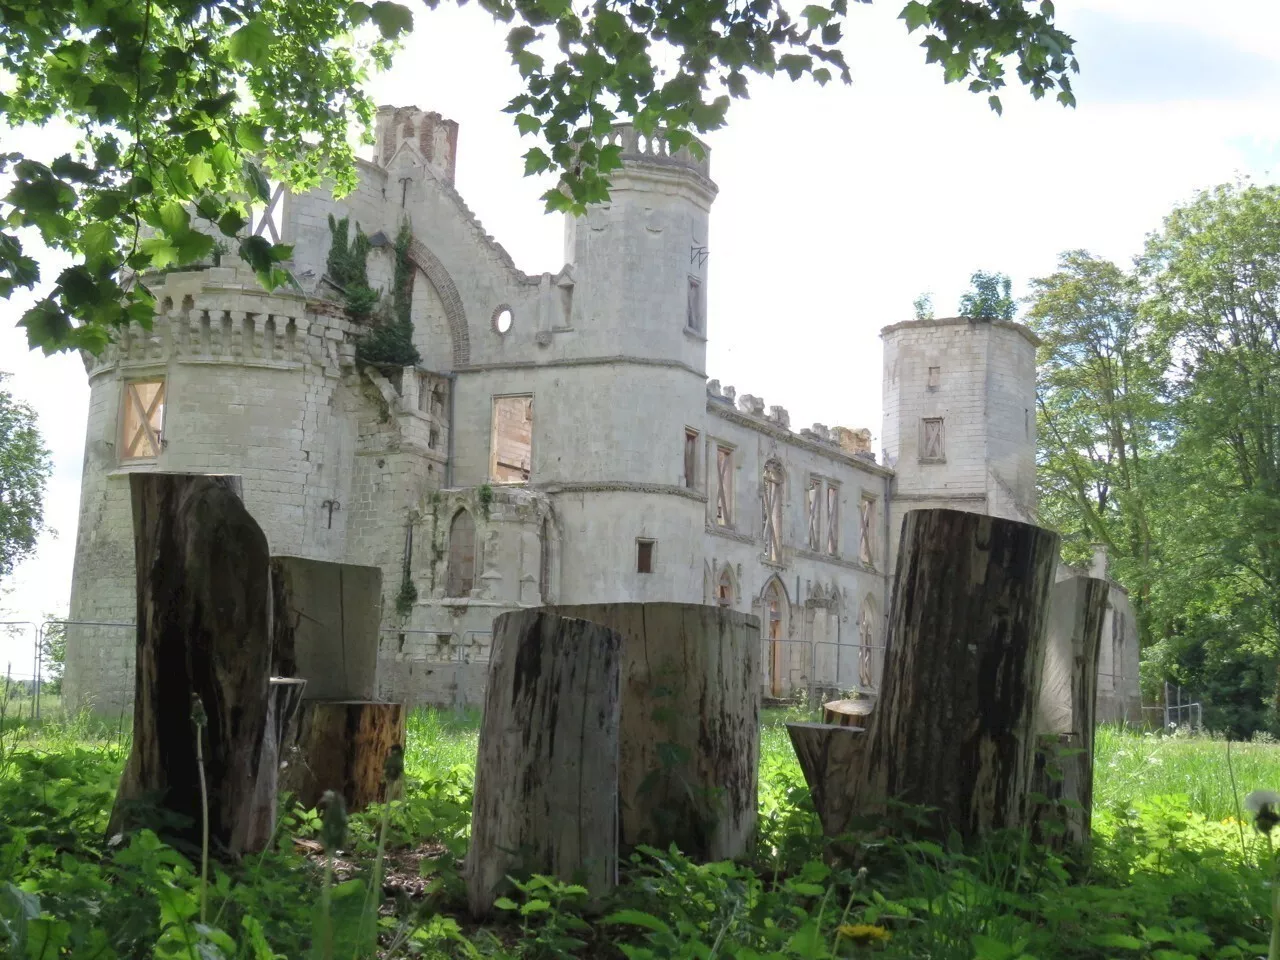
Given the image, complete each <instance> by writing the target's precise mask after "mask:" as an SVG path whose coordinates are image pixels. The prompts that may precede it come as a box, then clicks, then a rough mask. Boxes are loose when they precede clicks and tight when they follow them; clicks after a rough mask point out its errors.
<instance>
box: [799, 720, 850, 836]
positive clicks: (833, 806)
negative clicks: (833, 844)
mask: <svg viewBox="0 0 1280 960" xmlns="http://www.w3.org/2000/svg"><path fill="white" fill-rule="evenodd" d="M787 733H788V735H789V736H790V737H791V746H792V747H793V748H794V749H795V751H796V759H798V760H799V761H800V770H801V771H802V772H803V773H804V780H805V783H807V784H808V785H809V794H810V795H811V796H812V797H813V806H814V809H816V810H817V811H818V819H819V820H821V821H822V832H823V834H824V835H826V836H828V837H838V836H840V835H841V834H842V833H845V832H846V831H847V829H848V827H849V821H850V820H851V819H852V818H853V804H852V801H853V793H852V791H850V789H849V782H850V781H851V780H852V779H853V778H854V777H856V776H857V775H858V772H859V767H860V766H861V763H862V755H863V752H864V751H865V750H866V746H867V739H866V731H865V730H863V729H862V728H861V727H853V726H846V725H843V724H831V723H788V724H787Z"/></svg>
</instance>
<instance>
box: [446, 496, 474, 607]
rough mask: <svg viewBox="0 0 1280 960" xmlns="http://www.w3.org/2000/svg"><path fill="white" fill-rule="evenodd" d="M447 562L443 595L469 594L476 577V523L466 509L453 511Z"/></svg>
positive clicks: (462, 595) (465, 595) (460, 595)
mask: <svg viewBox="0 0 1280 960" xmlns="http://www.w3.org/2000/svg"><path fill="white" fill-rule="evenodd" d="M448 564H449V565H448V570H447V572H446V576H445V596H448V597H469V596H471V589H472V587H474V586H475V578H476V524H475V521H474V520H472V519H471V514H469V513H468V512H467V511H466V510H459V511H458V512H457V513H455V514H454V515H453V520H452V521H451V522H450V523H449V561H448Z"/></svg>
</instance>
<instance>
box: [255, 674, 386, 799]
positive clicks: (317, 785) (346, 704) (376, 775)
mask: <svg viewBox="0 0 1280 960" xmlns="http://www.w3.org/2000/svg"><path fill="white" fill-rule="evenodd" d="M404 742H405V709H404V704H402V703H374V702H371V701H368V700H306V699H304V700H303V701H302V702H301V704H300V705H299V706H298V711H297V718H296V720H295V722H294V723H293V725H292V728H291V729H290V730H289V732H288V733H287V734H286V736H285V745H284V747H282V749H281V751H280V752H281V757H282V759H283V760H284V763H285V767H284V769H283V770H282V771H281V777H280V789H282V790H286V791H288V792H290V793H293V794H294V795H295V796H296V797H297V799H298V802H299V803H301V804H302V805H303V806H304V807H307V808H308V809H310V808H312V807H314V806H315V805H316V804H317V803H318V802H319V800H320V796H321V794H323V793H324V792H325V791H326V790H333V791H334V792H336V793H341V794H342V797H343V799H344V800H346V802H347V809H348V810H352V811H355V810H363V809H364V808H365V807H367V806H368V805H369V804H371V803H376V802H378V801H379V800H381V799H382V798H383V787H384V784H383V764H384V763H385V762H386V759H387V756H388V754H390V753H391V748H392V747H393V746H396V745H399V746H401V747H403V746H404Z"/></svg>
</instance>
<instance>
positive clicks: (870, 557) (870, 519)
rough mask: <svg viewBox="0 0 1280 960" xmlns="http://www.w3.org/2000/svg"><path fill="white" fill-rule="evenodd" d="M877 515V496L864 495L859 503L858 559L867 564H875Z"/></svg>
mask: <svg viewBox="0 0 1280 960" xmlns="http://www.w3.org/2000/svg"><path fill="white" fill-rule="evenodd" d="M875 516H876V501H875V498H874V497H863V498H862V503H860V504H859V505H858V528H859V529H858V559H859V560H861V561H862V562H863V563H865V564H866V565H867V566H874V565H875V529H876V528H875Z"/></svg>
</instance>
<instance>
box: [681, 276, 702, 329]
mask: <svg viewBox="0 0 1280 960" xmlns="http://www.w3.org/2000/svg"><path fill="white" fill-rule="evenodd" d="M685 323H686V324H687V325H688V327H689V329H690V330H692V331H693V332H694V333H701V332H702V281H701V280H699V279H698V278H697V277H690V278H689V306H688V309H687V311H686V317H685Z"/></svg>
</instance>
